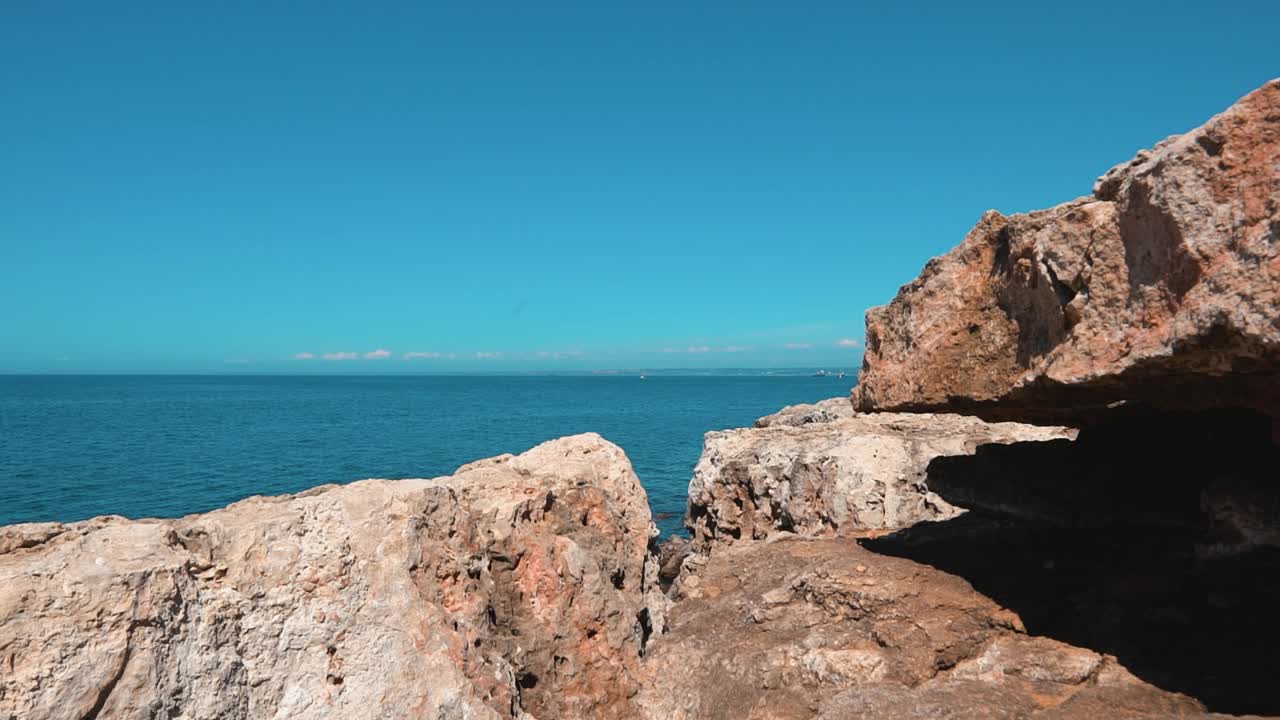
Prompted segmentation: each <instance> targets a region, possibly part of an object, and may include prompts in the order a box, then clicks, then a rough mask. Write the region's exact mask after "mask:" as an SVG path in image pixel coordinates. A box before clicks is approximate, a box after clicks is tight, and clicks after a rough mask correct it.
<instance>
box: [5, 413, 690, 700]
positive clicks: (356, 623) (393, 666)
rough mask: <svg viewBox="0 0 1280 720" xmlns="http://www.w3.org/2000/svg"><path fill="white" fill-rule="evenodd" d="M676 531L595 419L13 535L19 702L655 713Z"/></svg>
mask: <svg viewBox="0 0 1280 720" xmlns="http://www.w3.org/2000/svg"><path fill="white" fill-rule="evenodd" d="M654 532H655V529H654V526H653V524H652V521H651V519H650V515H649V509H648V506H647V502H646V496H645V492H644V489H643V488H642V487H641V486H640V483H639V482H638V481H637V479H636V476H635V474H634V472H633V471H632V469H631V465H630V463H629V462H628V460H627V458H626V456H625V455H624V454H623V452H622V451H621V450H620V449H619V448H617V447H616V446H614V445H612V444H610V443H608V442H607V441H605V440H604V439H602V438H600V437H599V436H598V435H591V434H588V435H579V436H575V437H570V438H564V439H561V440H556V441H553V442H549V443H545V444H543V445H540V446H538V447H536V448H534V449H532V450H530V451H528V452H526V453H524V454H522V455H519V456H510V455H506V456H502V457H498V458H492V459H489V460H484V461H480V462H476V463H472V464H470V465H466V466H464V467H462V468H460V469H459V470H458V472H457V473H456V474H455V475H453V476H451V477H445V478H437V479H433V480H400V481H387V480H368V481H363V482H358V483H353V484H350V485H345V486H328V487H323V488H317V489H315V490H312V491H309V492H306V493H302V494H300V495H294V496H288V497H279V498H251V499H249V500H245V501H243V502H240V503H236V504H234V505H232V506H230V507H228V508H225V509H223V510H219V511H216V512H211V513H208V514H204V515H195V516H190V517H187V518H184V519H181V520H173V521H145V520H144V521H130V520H126V519H123V518H114V517H107V518H98V519H95V520H90V521H87V522H82V523H75V524H69V525H54V524H41V525H17V526H11V527H7V528H3V529H0V718H6V719H14V720H16V719H19V718H21V719H22V720H27V719H28V718H31V719H34V718H42V719H48V720H59V719H62V718H66V719H68V720H81V719H83V718H155V717H180V718H184V719H188V720H197V719H210V720H212V719H213V718H222V719H225V718H343V719H344V720H347V719H352V718H420V717H430V718H439V719H446V718H449V719H452V718H459V719H461V718H468V719H470V718H504V717H528V716H532V717H536V718H539V719H545V718H584V717H618V718H621V717H632V716H634V711H633V709H632V708H631V705H630V700H629V698H630V697H631V696H632V695H633V694H634V693H635V692H636V691H637V689H638V683H639V677H638V670H639V662H640V656H641V652H642V648H643V646H644V644H645V643H646V642H647V640H648V638H649V636H650V634H651V633H654V632H659V631H661V629H662V623H663V618H664V613H665V607H666V602H667V601H666V599H665V597H663V596H662V595H661V594H660V592H659V590H658V588H657V568H656V567H655V566H654V563H653V562H652V561H651V559H650V555H649V552H648V549H647V548H648V544H649V542H650V538H651V535H652V534H653V533H654ZM525 713H527V715H525Z"/></svg>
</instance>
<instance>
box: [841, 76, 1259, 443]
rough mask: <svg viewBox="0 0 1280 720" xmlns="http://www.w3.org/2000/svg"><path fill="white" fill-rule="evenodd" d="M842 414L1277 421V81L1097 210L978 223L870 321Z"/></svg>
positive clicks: (1114, 180)
mask: <svg viewBox="0 0 1280 720" xmlns="http://www.w3.org/2000/svg"><path fill="white" fill-rule="evenodd" d="M853 397H854V402H855V405H856V406H857V407H858V408H859V409H861V410H899V411H900V410H913V411H939V410H950V411H964V412H973V413H977V414H981V415H982V416H983V417H987V418H989V419H1014V420H1022V421H1030V422H1064V423H1069V424H1081V423H1087V422H1088V421H1089V420H1090V419H1091V418H1092V417H1095V416H1096V415H1097V414H1098V413H1101V412H1103V411H1104V410H1105V408H1106V407H1107V406H1108V405H1113V404H1115V403H1120V402H1136V403H1141V404H1146V405H1149V406H1152V407H1155V408H1158V409H1164V410H1169V409H1172V410H1187V411H1189V410H1200V409H1208V408H1213V407H1221V406H1237V407H1245V408H1252V409H1254V410H1259V411H1262V412H1263V413H1265V414H1268V415H1270V416H1271V417H1272V418H1278V417H1280V80H1274V81H1271V82H1269V83H1267V84H1266V85H1264V86H1263V87H1262V88H1260V89H1258V90H1256V91H1254V92H1253V93H1250V94H1249V95H1247V96H1246V97H1244V98H1243V99H1241V100H1240V101H1239V102H1237V103H1236V104H1235V105H1233V106H1232V107H1231V108H1230V109H1228V110H1227V111H1225V112H1223V113H1222V114H1220V115H1218V116H1216V117H1214V118H1213V119H1211V120H1210V121H1209V122H1207V123H1206V124H1205V125H1204V126H1202V127H1200V128H1198V129H1196V130H1193V131H1191V132H1189V133H1186V134H1185V135H1180V136H1175V137H1171V138H1169V139H1167V140H1165V141H1163V142H1161V143H1160V144H1158V145H1156V146H1155V147H1154V148H1153V149H1151V150H1149V151H1143V152H1140V153H1139V154H1138V155H1137V157H1135V158H1134V159H1133V160H1131V161H1130V162H1128V163H1125V164H1123V165H1120V166H1117V167H1116V168H1114V169H1112V170H1111V171H1109V172H1107V173H1106V174H1105V175H1103V176H1102V177H1101V178H1099V180H1098V182H1097V184H1096V185H1095V188H1094V194H1093V196H1092V197H1085V198H1080V199H1077V200H1073V201H1071V202H1068V203H1065V204H1063V205H1059V206H1057V207H1055V208H1051V209H1049V210H1042V211H1038V212H1032V213H1027V214H1020V215H1012V216H1009V217H1006V216H1003V215H1001V214H999V213H997V212H995V211H989V212H987V213H986V214H985V215H984V216H983V217H982V219H981V221H980V222H979V223H978V224H977V226H976V227H974V228H973V230H972V231H970V233H969V235H968V236H967V237H966V238H965V239H964V242H963V243H961V245H960V246H959V247H957V248H956V249H955V250H953V251H951V252H950V253H948V254H946V255H944V256H942V257H939V258H934V259H933V260H931V261H929V263H928V264H927V265H926V266H925V269H924V271H923V272H922V273H921V275H920V276H919V277H918V278H917V279H916V280H914V281H913V282H911V283H910V284H908V285H905V286H903V287H902V289H901V290H900V291H899V292H898V295H897V297H896V298H894V300H893V301H892V302H891V303H890V304H889V305H887V306H884V307H879V308H874V309H872V310H870V311H868V313H867V339H866V352H865V354H864V358H863V368H862V372H861V375H860V378H859V382H858V386H857V387H856V388H855V389H854V393H853Z"/></svg>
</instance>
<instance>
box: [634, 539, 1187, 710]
mask: <svg viewBox="0 0 1280 720" xmlns="http://www.w3.org/2000/svg"><path fill="white" fill-rule="evenodd" d="M682 588H683V589H682V592H683V594H684V597H682V598H681V599H680V601H679V602H678V603H676V604H675V605H674V606H673V608H672V611H671V615H670V618H669V626H668V630H669V631H668V633H667V634H666V635H663V636H662V637H659V638H657V639H656V640H655V641H654V643H653V645H652V647H651V649H650V653H649V655H648V657H646V660H645V672H646V673H647V677H648V678H649V680H648V682H646V683H643V685H642V689H641V691H640V695H639V698H638V702H637V703H636V705H637V707H638V708H640V710H641V715H640V717H642V718H649V719H651V720H692V719H693V718H710V719H718V718H724V719H726V720H728V719H730V718H756V719H758V720H783V719H785V720H802V719H808V718H823V719H829V720H836V719H837V718H839V719H843V718H885V719H886V720H887V719H890V718H894V719H896V718H989V719H992V720H995V719H1000V720H1005V719H1007V720H1015V719H1016V720H1023V719H1026V718H1046V719H1047V718H1064V719H1065V718H1078V719H1081V720H1096V719H1097V718H1100V717H1108V718H1110V717H1117V718H1119V717H1124V718H1171V717H1206V715H1205V709H1204V707H1203V706H1201V705H1200V704H1199V703H1198V702H1197V701H1195V700H1193V699H1191V698H1188V697H1186V696H1183V695H1179V694H1176V693H1170V692H1166V691H1163V690H1161V689H1159V688H1156V687H1154V686H1152V685H1150V684H1148V683H1146V682H1144V681H1142V680H1140V679H1138V678H1137V677H1135V676H1134V675H1133V674H1131V673H1130V672H1129V671H1128V670H1126V669H1125V668H1124V667H1123V666H1122V665H1121V664H1120V663H1119V662H1118V661H1117V660H1116V659H1115V658H1114V657H1111V656H1108V655H1105V654H1100V653H1097V652H1094V651H1091V650H1087V649H1084V648H1079V647H1073V646H1071V645H1068V644H1065V643H1062V642H1058V641H1056V640H1052V639H1050V638H1044V637H1031V636H1028V635H1026V634H1025V632H1024V630H1023V627H1022V621H1021V619H1020V618H1019V617H1018V616H1017V615H1016V614H1015V613H1013V612H1010V611H1009V610H1007V609H1004V608H1002V607H1001V606H1000V605H998V604H996V603H995V602H993V601H992V600H990V599H989V598H987V597H984V596H983V595H980V594H979V593H977V592H975V591H974V590H973V588H972V587H970V586H969V584H968V583H966V582H965V581H964V580H962V579H960V578H958V577H955V576H953V575H948V574H946V573H943V572H940V571H937V570H934V569H933V568H930V567H928V566H926V565H921V564H918V563H915V562H912V561H910V560H906V559H902V558H896V557H889V556H885V555H879V554H876V553H873V552H869V551H867V550H865V549H863V548H862V547H860V546H859V545H858V544H857V543H856V542H855V541H853V540H850V539H844V538H840V539H810V538H796V537H789V538H783V539H778V540H775V541H769V542H762V543H752V544H750V545H737V546H735V547H731V548H727V549H725V550H724V552H723V553H721V554H720V555H718V556H716V557H715V558H713V561H712V562H710V563H709V564H707V566H706V567H705V569H704V570H703V571H702V572H700V573H699V574H696V575H692V576H689V577H686V578H684V581H683V583H682ZM1108 709H1111V710H1110V711H1108Z"/></svg>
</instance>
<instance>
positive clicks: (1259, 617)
mask: <svg viewBox="0 0 1280 720" xmlns="http://www.w3.org/2000/svg"><path fill="white" fill-rule="evenodd" d="M1278 475H1280V448H1277V446H1276V445H1275V444H1274V442H1273V440H1272V432H1271V421H1270V419H1269V418H1267V417H1265V416H1261V415H1257V414H1254V413H1250V412H1244V411H1218V412H1211V413H1200V414H1185V415H1183V414H1179V415H1171V414H1158V413H1145V412H1142V411H1127V412H1123V413H1116V415H1115V416H1114V417H1113V418H1111V419H1109V420H1108V421H1107V422H1105V423H1101V424H1099V425H1095V426H1090V427H1088V428H1085V429H1083V430H1082V431H1081V433H1080V437H1079V438H1078V439H1077V440H1076V441H1075V442H1074V443H1073V442H1071V441H1065V440H1063V441H1051V442H1044V443H1018V444H1015V445H986V446H982V447H980V448H979V449H978V452H977V453H976V454H975V455H973V456H965V457H946V458H937V459H935V460H934V461H933V463H931V464H930V466H929V471H928V480H927V482H928V484H929V487H930V489H932V490H934V491H935V492H938V493H939V494H940V495H942V496H943V497H944V498H946V499H947V500H948V501H950V502H954V503H956V504H958V505H961V506H964V507H968V508H970V511H969V512H968V513H966V514H964V515H962V516H960V517H957V518H955V519H952V520H948V521H944V522H937V523H922V524H919V525H916V526H914V527H912V528H909V529H906V530H903V531H900V532H897V533H894V534H891V535H888V536H884V537H881V538H877V539H874V540H866V541H863V544H864V545H865V546H866V547H867V548H868V549H871V550H874V551H876V552H880V553H884V554H888V555H896V556H900V557H906V558H909V559H912V560H915V561H917V562H922V563H925V564H928V565H931V566H934V567H936V568H938V569H940V570H943V571H945V572H949V573H952V574H954V575H958V576H960V577H963V578H965V579H966V580H968V581H969V582H970V583H971V584H972V585H973V586H974V588H975V589H976V590H978V591H979V592H981V593H983V594H985V595H987V596H988V597H991V598H992V599H993V600H995V601H996V602H999V603H1000V604H1002V605H1004V606H1005V607H1007V608H1009V609H1011V610H1013V611H1014V612H1016V613H1018V615H1019V616H1020V617H1021V618H1022V620H1023V622H1024V624H1025V625H1026V628H1027V631H1028V632H1029V633H1031V634H1033V635H1044V636H1048V637H1051V638H1054V639H1057V640H1060V641H1063V642H1066V643H1069V644H1072V645H1076V646H1080V647H1085V648H1089V649H1092V650H1094V651H1097V652H1101V653H1108V654H1111V655H1114V656H1116V658H1117V659H1118V660H1119V661H1120V662H1121V663H1122V664H1123V665H1124V666H1125V667H1127V668H1128V669H1129V670H1130V671H1131V672H1133V673H1134V674H1135V675H1137V676H1138V677H1140V678H1142V679H1143V680H1145V681H1147V682H1149V683H1151V684H1153V685H1156V686H1158V687H1161V688H1164V689H1166V690H1172V691H1175V692H1181V693H1184V694H1186V695H1189V696H1191V697H1194V698H1196V699H1198V700H1199V701H1201V702H1202V703H1204V704H1205V705H1206V707H1207V708H1208V709H1209V710H1210V711H1213V712H1226V713H1233V714H1248V713H1256V714H1264V715H1271V714H1280V696H1278V695H1277V693H1276V692H1275V688H1274V687H1273V682H1274V681H1273V677H1274V657H1275V649H1276V648H1277V647H1280V478H1278V477H1277V476H1278Z"/></svg>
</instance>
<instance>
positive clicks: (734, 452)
mask: <svg viewBox="0 0 1280 720" xmlns="http://www.w3.org/2000/svg"><path fill="white" fill-rule="evenodd" d="M840 402H843V399H841V400H840ZM830 404H832V401H826V402H825V403H822V404H821V405H820V406H826V405H830ZM845 404H846V405H847V403H845ZM809 407H810V408H812V407H815V406H809ZM795 410H796V408H788V409H787V410H784V411H782V412H781V413H778V414H777V415H772V416H769V417H768V418H762V419H761V421H760V422H761V423H764V426H763V427H756V428H742V429H736V430H726V431H719V432H710V433H707V434H706V437H705V439H704V441H703V451H702V457H701V459H699V461H698V464H697V466H696V467H695V468H694V471H693V479H692V480H691V481H690V483H689V510H688V515H687V517H686V524H687V525H688V526H689V529H690V532H691V534H692V536H693V544H694V550H695V552H707V551H708V550H709V549H710V548H711V547H712V546H713V545H718V544H731V543H733V542H735V541H737V540H747V539H761V538H764V537H767V536H768V535H770V534H771V533H775V532H779V531H789V532H795V533H798V534H801V535H809V536H823V535H836V534H848V533H858V532H863V531H870V530H885V529H893V528H900V527H906V526H908V525H911V524H914V523H917V522H921V521H924V520H939V519H944V518H948V517H952V516H954V515H955V514H957V513H958V512H960V510H958V509H957V508H956V507H954V506H952V505H950V504H949V503H947V502H946V501H945V500H943V499H942V498H940V497H939V496H938V495H936V494H935V493H933V492H931V491H930V490H929V489H928V488H927V487H926V484H925V480H926V475H927V470H928V467H929V464H930V462H931V461H933V460H934V459H935V458H938V457H940V456H951V455H970V454H972V453H973V452H974V450H975V449H976V448H977V447H978V446H979V445H983V444H986V443H1013V442H1024V441H1040V440H1050V439H1055V438H1069V437H1072V436H1073V433H1072V431H1070V430H1068V429H1067V428H1061V427H1037V426H1031V425H1019V424H1016V423H986V422H983V421H981V420H978V419H977V418H972V417H964V416H960V415H923V414H895V413H877V414H864V415H857V416H850V417H844V418H837V419H833V420H828V421H825V422H804V421H798V422H789V421H788V420H794V419H796V418H802V417H813V416H814V413H813V412H811V411H809V410H801V411H800V412H795ZM766 421H767V422H766Z"/></svg>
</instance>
